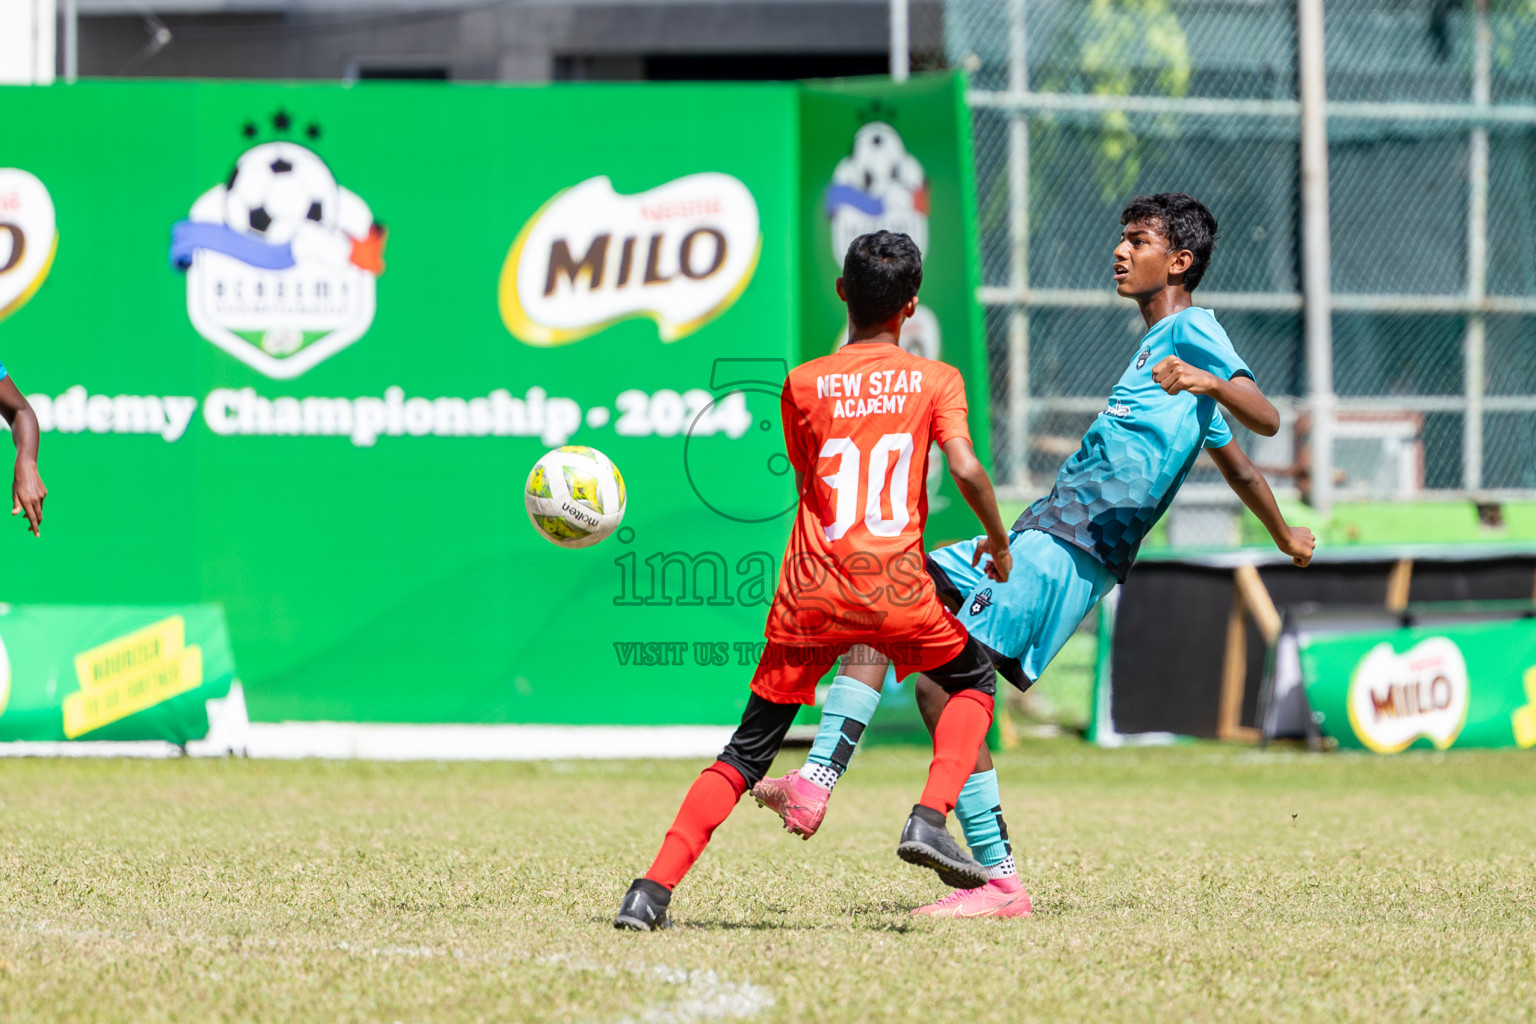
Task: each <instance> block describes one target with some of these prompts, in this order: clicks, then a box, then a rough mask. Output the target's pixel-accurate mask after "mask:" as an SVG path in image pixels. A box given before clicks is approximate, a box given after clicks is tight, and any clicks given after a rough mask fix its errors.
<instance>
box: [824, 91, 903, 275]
mask: <svg viewBox="0 0 1536 1024" xmlns="http://www.w3.org/2000/svg"><path fill="white" fill-rule="evenodd" d="M826 213H827V216H828V217H829V218H831V220H832V255H833V257H834V258H835V259H836V260H837V262H838V263H839V264H841V263H842V262H843V256H844V255H846V254H847V252H848V246H849V245H851V244H853V240H854V239H855V238H858V237H859V236H860V235H862V234H866V233H868V232H870V231H880V230H882V229H883V230H886V231H899V232H901V233H903V234H905V235H909V236H911V238H912V241H914V242H916V243H917V247H918V249H919V250H920V251H922V252H925V253H926V252H927V251H928V178H927V175H925V174H924V173H923V165H922V164H920V163H918V162H917V158H916V157H914V156H913V155H912V154H910V153H908V152H907V145H906V143H905V142H903V141H902V138H901V133H899V132H898V131H896V129H895V128H892V127H891V126H890V125H888V124H886V123H885V122H883V121H874V122H871V123H870V124H866V125H865V126H864V127H862V128H860V129H859V130H858V133H857V134H856V135H854V137H853V152H852V153H850V154H849V155H848V156H846V157H844V158H843V159H841V160H839V161H838V163H837V167H836V168H835V169H834V170H833V171H832V184H831V185H829V186H828V187H827V194H826Z"/></svg>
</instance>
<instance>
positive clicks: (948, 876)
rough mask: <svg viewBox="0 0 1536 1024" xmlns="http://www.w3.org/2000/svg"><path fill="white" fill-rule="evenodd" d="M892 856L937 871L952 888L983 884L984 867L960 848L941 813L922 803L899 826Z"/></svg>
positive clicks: (940, 877)
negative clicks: (901, 825)
mask: <svg viewBox="0 0 1536 1024" xmlns="http://www.w3.org/2000/svg"><path fill="white" fill-rule="evenodd" d="M896 856H898V857H900V858H901V859H902V860H904V861H906V862H907V863H908V864H916V865H918V866H919V867H925V868H932V869H933V870H934V871H936V872H938V875H939V881H941V882H943V883H944V884H945V885H947V886H949V887H951V888H953V889H977V888H980V887H981V886H983V885H986V884H987V869H986V868H984V867H982V866H981V865H980V864H978V863H976V861H974V860H972V859H971V856H970V855H969V854H967V853H966V852H965V851H964V850H962V849H960V844H959V843H957V842H955V839H954V837H953V836H951V835H950V834H949V829H947V828H945V827H944V815H942V814H940V813H939V812H938V811H936V810H934V809H933V808H931V807H924V806H923V805H922V804H917V805H916V806H914V807H913V808H912V816H911V817H910V818H908V819H907V827H906V828H904V829H902V830H901V843H900V844H899V845H898V846H897V847H896Z"/></svg>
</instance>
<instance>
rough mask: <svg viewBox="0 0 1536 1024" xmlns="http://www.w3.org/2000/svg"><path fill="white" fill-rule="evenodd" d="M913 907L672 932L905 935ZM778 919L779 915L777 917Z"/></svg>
mask: <svg viewBox="0 0 1536 1024" xmlns="http://www.w3.org/2000/svg"><path fill="white" fill-rule="evenodd" d="M911 910H912V905H910V904H907V903H901V902H898V901H895V900H878V901H872V902H869V903H862V904H859V905H857V906H853V907H848V908H846V909H845V910H844V911H843V912H842V913H839V914H838V915H837V916H836V917H835V918H834V917H828V918H825V919H823V920H821V921H810V920H804V919H802V920H799V921H790V920H785V919H783V918H777V919H776V918H765V919H761V920H756V921H742V920H739V919H728V918H719V917H689V918H687V919H683V920H677V921H674V922H673V924H672V928H671V930H672V931H722V932H727V931H751V932H771V931H793V932H821V931H834V930H835V931H847V930H848V929H849V928H850V927H851V928H856V929H859V930H861V931H874V932H898V933H900V932H905V931H907V930H908V929H909V928H911V926H912V925H913V923H914V921H913V919H912V918H910V917H909V916H908V915H909V913H910V912H911ZM776 917H777V915H776ZM590 920H591V921H592V922H593V923H594V924H605V925H611V924H612V923H613V919H612V918H611V917H599V916H594V917H592V918H590Z"/></svg>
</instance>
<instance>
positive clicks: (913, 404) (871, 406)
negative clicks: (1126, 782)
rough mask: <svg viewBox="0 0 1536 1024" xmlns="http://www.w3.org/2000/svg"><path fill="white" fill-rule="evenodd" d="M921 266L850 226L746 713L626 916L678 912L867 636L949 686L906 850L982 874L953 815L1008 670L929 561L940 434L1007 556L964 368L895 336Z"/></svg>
mask: <svg viewBox="0 0 1536 1024" xmlns="http://www.w3.org/2000/svg"><path fill="white" fill-rule="evenodd" d="M922 273H923V272H922V257H921V255H920V254H919V252H918V249H917V246H916V245H915V244H913V242H912V240H911V239H910V238H908V237H907V236H906V235H899V234H892V233H890V232H887V231H878V232H875V233H873V234H868V235H861V236H860V237H859V238H857V239H855V240H854V242H853V244H852V245H850V246H849V248H848V254H847V256H846V257H845V259H844V262H843V276H842V277H841V278H839V279H838V282H837V293H838V295H839V297H841V298H842V299H843V301H844V302H846V303H847V304H848V344H847V345H845V346H844V347H843V348H842V349H841V350H840V351H838V352H837V353H835V354H833V355H830V356H824V357H822V358H821V359H815V360H812V361H811V362H809V363H806V364H805V365H803V366H799V367H796V368H795V369H794V370H793V371H791V372H790V374H789V378H788V379H787V380H786V381H785V382H784V392H783V397H782V406H783V420H784V440H785V445H786V448H787V449H788V453H789V460H790V463H791V464H792V465H793V466H794V469H795V487H796V491H797V492H798V494H799V496H800V501H799V509H798V513H797V515H796V519H795V525H794V529H793V531H792V532H791V534H790V540H789V548H788V550H787V551H785V553H784V567H783V571H782V572H781V574H780V579H779V587H778V592H777V593H776V594H775V596H774V600H773V606H772V607H771V608H770V609H769V612H768V624H767V627H766V629H765V631H764V632H765V635H766V637H767V640H768V643H767V645H766V647H765V649H764V651H763V655H762V658H761V660H760V661H759V663H758V667H757V671H756V673H755V674H754V675H753V677H752V684H751V688H752V694H751V696H750V697H749V698H748V701H747V708H746V711H745V712H743V714H742V719H741V725H740V726H738V727H737V729H736V732H735V734H734V735H733V736H732V737H731V741H730V743H728V744H727V745H726V748H725V750H724V751H722V752H721V754H720V757H719V759H718V760H716V761H715V763H714V764H712V765H710V766H709V767H708V768H707V769H705V770H704V772H703V773H702V774H701V775H700V776H699V778H698V779H697V780H696V781H695V782H694V784H693V786H692V788H691V789H689V791H688V795H687V796H686V797H685V798H684V799H683V806H682V807H681V808H680V809H679V810H678V813H677V818H676V820H675V821H674V822H673V824H672V828H671V829H670V830H669V831H668V832H667V836H666V839H665V840H664V841H663V843H662V846H661V850H660V852H659V853H658V854H657V855H656V860H655V861H654V862H653V863H652V864H651V867H650V869H649V870H648V871H646V873H645V875H644V877H641V878H637V879H635V881H634V883H633V884H632V885H631V886H630V887H629V891H628V892H627V893H625V895H624V900H623V903H622V905H621V906H620V909H619V914H618V917H617V919H616V920H615V921H614V926H615V927H618V928H633V929H636V930H642V931H651V930H654V929H657V928H664V927H667V926H668V924H669V923H670V922H669V919H668V916H667V910H668V907H669V904H670V903H671V899H672V890H673V888H674V887H675V886H676V885H677V884H678V883H679V882H680V881H682V878H683V876H684V875H685V874H686V873H687V872H688V870H689V868H691V867H692V866H693V864H694V862H695V861H697V860H698V858H699V856H700V855H701V854H702V853H703V852H704V847H705V846H706V845H707V844H708V842H709V838H710V836H711V835H712V834H713V833H714V830H715V828H716V827H717V826H718V825H719V824H720V823H721V822H723V821H724V820H725V819H726V818H727V817H728V816H729V815H730V813H731V810H732V809H733V808H734V807H735V806H736V803H737V801H738V800H740V798H741V796H742V794H743V793H745V792H746V791H747V790H749V789H751V788H752V786H753V785H754V784H755V783H756V782H758V780H760V779H761V778H762V777H763V775H764V774H766V772H767V770H768V767H769V765H771V764H772V763H773V758H774V755H776V754H777V753H778V751H779V747H780V745H781V744H782V743H783V741H784V734H785V733H786V732H787V731H788V729H789V725H790V723H791V722H792V721H793V720H794V717H795V714H796V712H797V711H798V710H799V709H800V706H801V705H802V704H810V703H813V701H814V699H815V693H816V683H817V681H818V680H820V679H821V677H822V676H823V675H825V674H826V672H827V670H828V669H829V668H831V667H832V665H833V664H834V663H835V662H836V661H837V659H838V658H839V657H840V656H841V655H843V654H844V653H845V652H847V651H848V650H849V648H851V647H853V646H854V645H857V644H865V645H868V646H870V647H873V648H875V649H876V650H878V651H880V652H881V653H882V654H884V655H885V656H886V657H888V658H889V659H890V660H891V661H892V662H893V663H894V664H895V665H896V671H897V674H898V676H903V677H904V676H906V675H908V674H910V673H913V672H922V673H924V674H925V675H927V676H928V678H929V679H932V680H933V681H934V682H935V683H937V684H938V685H939V686H941V687H943V689H944V690H945V691H946V692H947V693H948V694H949V697H948V700H947V702H946V703H945V705H944V708H943V711H942V713H941V714H940V716H939V720H938V722H937V725H936V727H935V730H934V737H933V747H934V753H933V761H932V763H931V765H930V766H929V771H928V782H927V785H926V786H925V787H924V789H923V793H922V797H921V798H920V799H919V801H918V803H917V805H916V806H914V807H913V808H912V814H911V816H910V817H909V818H908V819H907V824H906V827H905V828H904V829H903V830H902V834H901V840H900V842H899V844H898V845H897V848H896V852H897V855H898V856H899V857H901V859H903V860H905V861H907V862H908V863H912V864H918V865H921V866H924V867H929V868H932V869H933V870H935V871H936V872H938V875H939V878H940V879H941V880H943V881H944V882H945V883H946V884H949V885H955V886H961V885H965V886H979V885H983V884H985V882H986V878H987V875H986V871H985V869H984V868H982V866H981V865H980V864H978V863H977V862H976V861H974V860H973V859H971V858H970V857H969V856H968V855H967V854H966V853H965V852H964V851H963V850H961V849H960V847H959V845H958V844H957V843H956V842H955V840H954V839H953V838H952V837H951V836H950V834H949V831H948V829H947V828H946V820H947V817H948V815H949V812H950V811H952V810H953V809H954V806H955V801H956V800H957V799H958V797H959V794H960V788H961V786H963V785H964V784H965V780H966V777H967V776H968V775H969V774H970V772H971V768H972V767H973V766H974V765H975V763H976V754H977V750H978V748H979V747H980V746H981V743H982V740H983V738H984V737H985V736H986V732H987V728H988V726H990V725H991V724H992V698H993V695H994V693H995V689H996V684H995V679H996V676H995V673H994V670H993V668H992V665H991V662H990V661H989V660H988V658H987V656H986V654H985V652H984V651H983V650H982V649H981V648H980V646H979V645H978V644H977V643H976V642H975V641H973V640H971V638H970V637H969V635H967V633H966V631H965V629H964V628H963V627H962V626H961V625H960V623H959V621H958V620H957V619H956V618H955V617H954V615H952V614H951V613H950V612H949V611H948V609H946V608H945V607H944V606H943V604H942V603H941V602H940V601H939V598H938V594H937V592H936V590H935V589H934V584H933V580H932V578H931V577H929V575H928V574H927V573H926V572H925V571H924V569H923V525H924V522H925V520H926V519H927V515H928V496H927V489H926V487H925V486H924V483H925V481H926V479H927V474H928V451H929V447H930V444H932V443H937V444H938V445H939V446H940V448H942V449H943V451H944V455H945V458H946V459H947V460H948V463H949V471H950V474H951V475H952V476H953V477H954V479H955V483H956V484H957V485H958V487H959V489H960V493H961V495H962V496H963V497H964V498H965V500H966V502H967V503H968V504H969V505H970V506H971V509H972V510H973V511H974V512H975V513H976V515H977V518H979V519H980V520H981V524H982V527H983V529H984V530H985V531H986V535H987V536H988V537H990V538H992V539H993V544H992V550H993V552H995V554H994V556H993V560H992V562H991V563H990V564H989V565H988V566H987V572H988V574H989V575H990V576H991V577H992V578H993V579H996V580H999V581H1003V580H1006V579H1007V578H1008V572H1009V569H1010V567H1011V566H1012V558H1011V556H1010V555H1009V554H1008V542H1007V538H1008V534H1007V532H1006V530H1004V528H1003V523H1002V519H1001V517H1000V516H999V514H998V511H997V501H996V499H995V498H994V497H993V494H992V483H991V481H990V480H989V479H988V478H987V474H986V470H985V469H983V468H982V466H981V463H980V462H979V461H978V460H977V458H976V454H975V452H974V451H973V450H972V448H971V439H970V433H969V431H968V429H967V426H966V402H965V388H964V384H963V382H962V381H961V379H960V374H959V373H958V372H957V371H956V370H955V369H954V367H951V366H947V365H945V364H943V363H938V362H934V361H933V360H930V359H923V358H921V357H919V356H914V355H911V354H909V353H907V352H905V351H903V350H902V349H901V347H900V345H899V344H898V341H899V339H900V336H901V328H902V324H903V322H904V321H905V320H906V319H907V318H908V317H910V316H912V314H913V313H914V312H915V311H916V309H917V290H918V287H919V285H920V284H921V283H922ZM977 557H978V560H979V558H980V555H979V554H978V556H977ZM839 678H842V677H839Z"/></svg>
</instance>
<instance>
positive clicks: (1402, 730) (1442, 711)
mask: <svg viewBox="0 0 1536 1024" xmlns="http://www.w3.org/2000/svg"><path fill="white" fill-rule="evenodd" d="M1470 697H1471V686H1470V684H1469V682H1468V679H1467V663H1466V660H1465V659H1464V658H1463V657H1462V654H1461V648H1459V647H1457V646H1456V644H1455V642H1454V641H1452V640H1450V639H1449V638H1447V637H1443V636H1436V637H1430V638H1429V639H1428V640H1424V641H1421V642H1420V643H1417V644H1415V645H1414V646H1413V647H1410V648H1409V649H1408V650H1407V651H1405V652H1403V653H1402V654H1398V653H1396V652H1395V651H1393V649H1392V645H1391V644H1389V643H1380V644H1377V645H1376V646H1375V647H1373V648H1372V649H1371V650H1370V652H1369V653H1368V654H1366V656H1365V657H1364V658H1362V659H1360V663H1359V664H1358V665H1356V666H1355V674H1354V676H1353V677H1352V678H1351V679H1350V682H1349V696H1348V698H1347V706H1348V709H1349V724H1350V725H1351V726H1352V727H1353V728H1354V730H1355V735H1356V736H1358V737H1360V742H1362V743H1364V744H1365V745H1366V746H1367V747H1369V748H1370V749H1372V750H1374V751H1376V752H1377V753H1382V754H1392V753H1396V752H1397V751H1399V750H1403V749H1405V748H1406V747H1407V746H1408V745H1409V744H1411V743H1412V742H1413V741H1414V740H1416V739H1418V738H1419V737H1421V736H1422V737H1425V738H1427V739H1428V740H1429V741H1430V742H1431V743H1433V744H1434V745H1435V748H1436V749H1437V750H1444V749H1445V748H1446V747H1449V746H1450V745H1451V744H1452V743H1454V742H1456V737H1457V736H1459V735H1460V734H1461V728H1462V726H1463V725H1465V724H1466V721H1467V706H1468V704H1469V703H1470Z"/></svg>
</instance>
